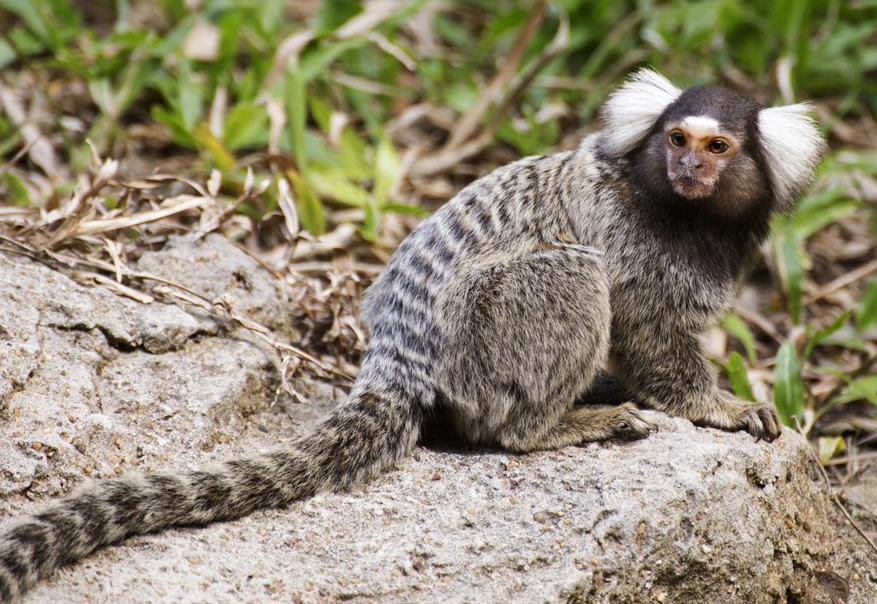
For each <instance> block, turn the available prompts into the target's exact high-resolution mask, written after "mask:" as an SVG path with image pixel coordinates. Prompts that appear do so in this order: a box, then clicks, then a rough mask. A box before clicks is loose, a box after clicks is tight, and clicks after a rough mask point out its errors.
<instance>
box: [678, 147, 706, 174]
mask: <svg viewBox="0 0 877 604" xmlns="http://www.w3.org/2000/svg"><path fill="white" fill-rule="evenodd" d="M682 165H683V166H685V167H686V168H691V169H693V170H700V169H701V168H702V167H703V160H702V159H701V157H700V155H699V154H697V153H694V152H693V151H690V152H688V153H686V154H685V155H684V156H683V157H682Z"/></svg>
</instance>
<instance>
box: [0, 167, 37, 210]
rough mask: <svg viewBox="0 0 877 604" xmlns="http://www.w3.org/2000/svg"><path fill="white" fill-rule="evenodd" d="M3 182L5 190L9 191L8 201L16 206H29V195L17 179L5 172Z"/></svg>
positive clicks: (10, 173)
mask: <svg viewBox="0 0 877 604" xmlns="http://www.w3.org/2000/svg"><path fill="white" fill-rule="evenodd" d="M3 180H4V181H5V182H6V188H8V189H9V201H11V202H12V203H13V204H15V205H17V206H29V205H30V203H31V202H30V194H29V193H28V192H27V187H26V186H25V185H24V183H23V182H22V181H21V179H20V178H19V177H17V176H16V175H15V174H13V173H12V172H7V173H6V174H4V175H3Z"/></svg>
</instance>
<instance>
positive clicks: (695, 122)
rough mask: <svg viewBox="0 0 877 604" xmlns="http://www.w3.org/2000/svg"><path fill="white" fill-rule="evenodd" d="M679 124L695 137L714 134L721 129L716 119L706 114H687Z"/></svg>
mask: <svg viewBox="0 0 877 604" xmlns="http://www.w3.org/2000/svg"><path fill="white" fill-rule="evenodd" d="M679 125H680V126H681V127H682V128H685V129H686V130H688V133H689V135H690V136H693V137H695V138H706V137H709V136H715V135H716V133H718V132H719V130H720V129H721V125H720V124H719V121H718V120H717V119H715V118H712V117H707V116H706V115H689V116H688V117H686V118H685V119H684V120H682V121H681V122H680V123H679Z"/></svg>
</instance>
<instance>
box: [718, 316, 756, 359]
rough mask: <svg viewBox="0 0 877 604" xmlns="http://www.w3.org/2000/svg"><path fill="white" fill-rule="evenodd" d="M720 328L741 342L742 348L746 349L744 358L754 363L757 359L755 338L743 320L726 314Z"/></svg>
mask: <svg viewBox="0 0 877 604" xmlns="http://www.w3.org/2000/svg"><path fill="white" fill-rule="evenodd" d="M722 327H724V328H725V331H727V332H728V333H729V334H731V335H732V336H734V337H735V338H737V339H738V340H740V342H742V344H743V348H745V349H746V357H747V358H748V359H749V362H750V363H755V361H756V360H757V358H758V355H757V354H756V351H755V336H754V335H752V330H751V329H749V326H748V325H746V323H745V322H744V321H743V319H741V318H740V317H739V316H737V315H735V314H734V313H728V314H727V315H725V318H724V319H722Z"/></svg>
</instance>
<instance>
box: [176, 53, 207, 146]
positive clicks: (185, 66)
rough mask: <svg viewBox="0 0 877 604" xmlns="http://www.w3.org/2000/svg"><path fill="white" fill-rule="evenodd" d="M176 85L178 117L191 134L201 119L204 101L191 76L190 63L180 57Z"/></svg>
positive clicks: (198, 87) (199, 88)
mask: <svg viewBox="0 0 877 604" xmlns="http://www.w3.org/2000/svg"><path fill="white" fill-rule="evenodd" d="M177 83H178V86H179V89H178V91H177V92H178V94H179V98H178V99H177V103H178V109H179V112H180V117H181V118H182V122H183V125H184V126H185V127H186V130H188V131H189V132H193V131H194V130H195V124H196V123H197V122H198V120H199V119H200V118H201V113H202V111H203V107H204V99H203V95H202V90H201V87H200V86H199V85H198V84H197V83H196V81H195V78H194V77H193V75H192V63H191V61H190V60H189V59H187V58H185V57H182V56H181V57H180V73H179V79H178V80H177Z"/></svg>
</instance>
